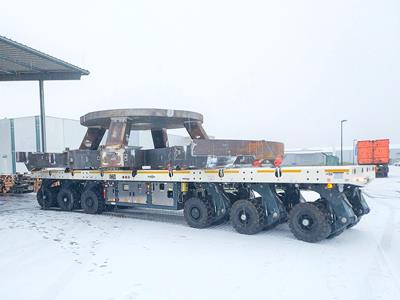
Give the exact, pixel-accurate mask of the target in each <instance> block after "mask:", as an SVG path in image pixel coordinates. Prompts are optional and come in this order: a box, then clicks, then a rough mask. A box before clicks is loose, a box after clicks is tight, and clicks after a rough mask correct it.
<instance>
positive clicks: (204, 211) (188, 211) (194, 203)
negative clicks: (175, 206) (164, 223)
mask: <svg viewBox="0 0 400 300" xmlns="http://www.w3.org/2000/svg"><path fill="white" fill-rule="evenodd" d="M183 215H184V218H185V221H186V223H187V224H188V225H189V226H190V227H193V228H206V227H209V226H210V225H211V224H212V222H213V220H214V218H213V216H214V211H213V208H212V205H211V203H210V201H208V200H205V199H200V198H196V197H193V198H190V199H188V200H186V201H185V205H184V208H183Z"/></svg>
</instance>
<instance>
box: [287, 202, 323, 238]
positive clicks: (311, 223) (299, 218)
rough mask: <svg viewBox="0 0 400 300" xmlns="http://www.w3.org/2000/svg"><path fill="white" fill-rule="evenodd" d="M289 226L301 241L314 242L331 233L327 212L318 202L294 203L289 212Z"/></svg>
mask: <svg viewBox="0 0 400 300" xmlns="http://www.w3.org/2000/svg"><path fill="white" fill-rule="evenodd" d="M289 228H290V230H291V231H292V233H293V235H294V236H295V237H296V238H297V239H299V240H302V241H305V242H309V243H315V242H319V241H321V240H323V239H326V238H328V237H329V236H330V234H331V224H330V221H329V214H328V213H327V211H326V210H325V209H324V208H323V206H322V205H319V203H317V204H316V203H313V202H305V203H299V204H296V205H295V206H294V207H293V209H292V210H291V211H290V214H289Z"/></svg>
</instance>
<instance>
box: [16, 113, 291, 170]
mask: <svg viewBox="0 0 400 300" xmlns="http://www.w3.org/2000/svg"><path fill="white" fill-rule="evenodd" d="M80 121H81V124H82V125H83V126H86V127H88V129H87V132H86V134H85V136H84V138H83V140H82V143H81V145H80V147H79V150H68V149H67V150H66V151H64V152H63V153H19V155H18V161H19V162H25V164H26V166H27V168H28V169H29V170H33V169H45V168H65V169H84V170H88V169H98V168H100V169H110V168H111V169H118V168H121V169H142V168H143V167H144V166H146V167H151V168H153V169H194V168H215V167H224V166H230V167H235V166H240V165H243V162H245V163H246V164H249V163H250V164H251V162H252V161H255V160H257V161H269V162H273V161H274V160H275V159H276V158H278V157H282V156H283V152H284V149H283V148H284V147H283V144H282V143H278V142H270V141H252V140H216V139H209V138H208V135H207V133H206V132H205V130H204V128H203V126H202V124H203V116H202V115H201V114H199V113H195V112H190V111H182V110H166V109H116V110H106V111H97V112H91V113H88V114H86V115H84V116H82V117H81V120H80ZM177 128H185V129H186V130H187V132H188V134H189V135H190V137H191V138H192V143H191V144H190V145H188V146H187V147H182V146H179V147H177V146H175V147H169V142H168V135H167V130H168V129H177ZM132 130H149V131H151V134H152V138H153V144H154V148H155V149H150V150H142V149H140V148H137V147H136V148H135V147H130V146H128V141H129V136H130V133H131V131H132ZM106 132H107V137H106V142H105V145H103V146H100V143H101V141H102V140H103V137H104V135H105V133H106Z"/></svg>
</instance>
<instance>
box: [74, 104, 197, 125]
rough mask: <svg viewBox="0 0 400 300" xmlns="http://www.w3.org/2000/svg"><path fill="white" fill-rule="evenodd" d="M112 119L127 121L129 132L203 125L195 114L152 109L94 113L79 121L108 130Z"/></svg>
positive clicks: (114, 110) (113, 110)
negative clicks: (124, 119) (189, 124)
mask: <svg viewBox="0 0 400 300" xmlns="http://www.w3.org/2000/svg"><path fill="white" fill-rule="evenodd" d="M113 118H127V119H129V120H130V121H131V130H151V129H162V128H165V129H177V128H184V124H185V122H197V123H200V124H202V123H203V115H201V114H199V113H196V112H192V111H184V110H173V109H154V108H139V109H138V108H135V109H112V110H102V111H95V112H90V113H88V114H86V115H84V116H82V117H81V120H80V121H81V124H82V125H83V126H86V127H101V128H106V129H108V128H109V127H110V123H111V120H112V119H113Z"/></svg>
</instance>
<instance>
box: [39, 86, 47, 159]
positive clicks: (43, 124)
mask: <svg viewBox="0 0 400 300" xmlns="http://www.w3.org/2000/svg"><path fill="white" fill-rule="evenodd" d="M39 93H40V131H41V133H42V152H46V112H45V108H44V88H43V80H39Z"/></svg>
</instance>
